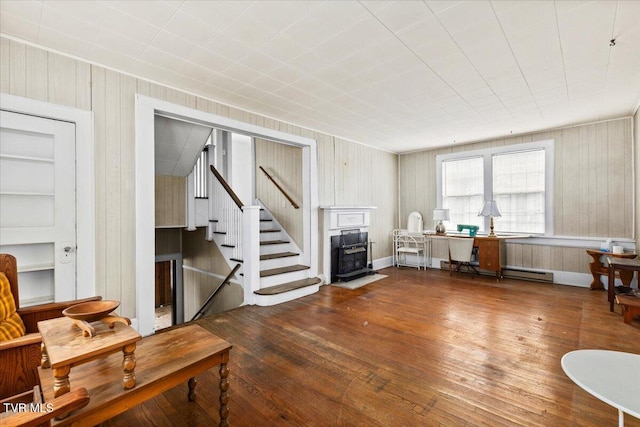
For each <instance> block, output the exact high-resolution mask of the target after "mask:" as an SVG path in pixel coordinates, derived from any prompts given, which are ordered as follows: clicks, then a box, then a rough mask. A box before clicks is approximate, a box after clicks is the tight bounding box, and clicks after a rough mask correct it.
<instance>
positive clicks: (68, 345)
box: [38, 317, 142, 397]
mask: <svg viewBox="0 0 640 427" xmlns="http://www.w3.org/2000/svg"><path fill="white" fill-rule="evenodd" d="M92 326H93V327H94V328H95V331H96V335H95V336H93V337H85V336H83V333H82V332H83V331H82V330H80V328H78V327H77V326H76V325H75V323H74V322H73V321H72V320H71V319H69V318H67V317H58V318H56V319H52V320H45V321H42V322H38V330H39V331H40V333H41V334H42V344H43V348H42V358H43V361H47V360H48V364H49V365H50V366H51V370H52V371H53V376H54V377H55V380H54V383H53V395H54V397H58V396H61V395H63V394H65V393H68V392H69V391H71V383H70V382H69V372H70V371H71V368H72V367H74V366H78V365H81V364H83V363H87V362H90V361H92V360H95V359H99V358H103V357H105V356H107V355H109V354H112V353H116V352H118V351H122V353H123V359H122V372H123V376H122V386H123V388H124V389H125V390H128V389H130V388H133V387H135V385H136V376H135V367H136V358H135V355H134V352H135V350H136V342H137V341H138V340H140V339H141V338H142V337H141V336H140V334H139V333H138V332H137V331H136V330H135V329H133V328H132V327H131V326H128V325H125V324H122V323H115V324H114V327H113V328H109V325H107V324H105V323H102V322H94V323H93V324H92ZM43 365H44V364H43Z"/></svg>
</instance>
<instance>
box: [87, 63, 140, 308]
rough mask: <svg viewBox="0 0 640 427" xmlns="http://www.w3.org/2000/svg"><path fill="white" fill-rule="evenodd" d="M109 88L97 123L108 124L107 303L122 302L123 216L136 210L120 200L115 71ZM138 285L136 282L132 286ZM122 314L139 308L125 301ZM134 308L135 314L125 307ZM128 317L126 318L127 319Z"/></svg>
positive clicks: (110, 73) (119, 112)
mask: <svg viewBox="0 0 640 427" xmlns="http://www.w3.org/2000/svg"><path fill="white" fill-rule="evenodd" d="M101 83H103V84H104V85H105V114H104V115H101V116H100V117H96V121H97V120H104V123H105V126H104V129H105V144H106V147H107V149H106V153H105V158H104V159H103V161H104V164H105V171H106V176H105V179H106V182H105V206H102V207H101V208H102V209H105V210H106V214H105V220H106V222H107V224H106V225H107V232H106V235H105V240H104V242H105V253H106V263H107V266H108V267H107V270H106V277H105V279H106V282H107V283H108V284H109V285H107V292H106V295H105V297H106V298H107V299H114V300H117V301H122V278H123V273H124V270H123V268H122V267H123V266H122V262H121V259H120V251H121V250H122V247H123V241H122V235H121V231H122V213H123V211H124V210H126V209H133V207H129V206H126V205H124V204H123V203H122V199H121V198H120V189H121V184H120V182H121V180H122V176H121V174H120V165H121V150H120V127H121V124H122V110H121V109H120V74H119V73H116V72H115V71H111V70H106V71H105V78H104V80H103V81H102V82H101ZM132 283H135V282H132ZM120 306H121V307H122V308H121V310H123V311H125V312H129V313H133V312H134V310H135V305H134V304H133V303H132V302H130V301H122V303H121V305H120ZM126 306H130V308H131V310H126V309H125V307H126ZM125 316H126V315H125Z"/></svg>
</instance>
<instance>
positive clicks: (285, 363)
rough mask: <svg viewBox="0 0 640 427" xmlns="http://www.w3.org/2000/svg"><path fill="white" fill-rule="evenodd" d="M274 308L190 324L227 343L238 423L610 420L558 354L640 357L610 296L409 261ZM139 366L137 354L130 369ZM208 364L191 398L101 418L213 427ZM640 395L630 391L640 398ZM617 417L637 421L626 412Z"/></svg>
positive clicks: (174, 393)
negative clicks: (361, 283)
mask: <svg viewBox="0 0 640 427" xmlns="http://www.w3.org/2000/svg"><path fill="white" fill-rule="evenodd" d="M381 273H383V274H386V275H388V277H387V278H386V279H383V280H380V281H378V282H375V283H372V284H369V285H367V286H365V287H362V288H359V289H356V290H348V289H342V288H337V287H333V286H323V287H321V289H320V292H318V293H317V294H314V295H311V296H308V297H305V298H302V299H300V300H297V301H293V302H290V303H285V304H281V305H277V306H274V307H256V306H248V307H241V308H238V309H235V310H232V311H228V312H225V313H221V314H219V315H215V316H211V317H207V318H204V319H201V320H199V321H198V322H199V323H200V324H202V325H203V326H204V327H205V328H207V329H209V330H210V331H212V332H214V333H216V334H217V335H219V336H221V337H223V338H225V339H226V340H227V341H229V342H230V343H232V344H233V349H232V350H231V362H230V364H229V368H230V375H229V380H230V396H231V401H230V404H229V407H230V416H229V420H230V423H231V425H236V426H272V425H295V426H440V425H441V426H471V425H473V426H475V425H485V426H487V425H488V426H514V425H529V426H614V425H616V424H617V411H616V410H615V409H614V408H613V407H611V406H609V405H607V404H605V403H603V402H601V401H599V400H598V399H596V398H594V397H592V396H591V395H589V394H587V393H586V392H585V391H583V390H582V389H580V388H579V387H578V386H576V385H575V384H574V383H573V382H572V381H571V380H570V379H569V378H568V377H567V376H566V375H565V374H564V373H563V371H562V368H561V367H560V358H561V357H562V355H564V354H565V353H567V352H569V351H571V350H575V349H581V348H601V349H611V350H619V351H626V352H631V353H640V320H638V319H635V320H633V322H632V323H631V325H626V324H624V323H623V321H622V316H621V315H620V311H619V309H618V308H617V312H616V313H610V312H609V307H608V304H607V296H606V292H602V291H590V290H589V289H586V288H578V287H571V286H562V285H550V284H538V283H533V282H524V281H517V280H508V279H504V280H502V281H501V282H497V281H496V280H495V279H493V278H491V277H475V278H473V279H472V278H471V277H469V276H468V275H464V274H458V275H456V274H454V276H453V278H450V277H449V275H448V273H445V272H440V271H433V270H429V271H427V272H425V271H417V270H415V269H395V268H391V269H385V270H383V271H381ZM142 363H144V360H138V364H142ZM217 381H218V380H217V372H215V371H212V372H208V373H206V374H204V375H201V376H199V377H198V382H199V385H198V400H197V402H195V403H194V402H187V401H186V393H187V386H186V385H184V386H183V387H177V388H174V389H172V390H169V391H167V392H165V393H164V394H163V395H161V396H158V397H157V398H155V399H153V400H151V401H149V402H148V403H146V404H144V405H140V406H138V407H136V408H133V409H131V410H130V411H128V412H126V413H124V414H122V415H120V416H118V417H116V418H114V419H112V420H110V421H109V422H107V423H105V424H104V425H106V426H132V425H138V426H143V425H145V426H146V425H157V426H195V425H202V426H211V425H216V424H217V422H218V414H217V404H218V400H217V399H218V393H217ZM639 398H640V396H639ZM626 425H627V427H629V426H640V420H638V419H636V418H633V417H631V416H626Z"/></svg>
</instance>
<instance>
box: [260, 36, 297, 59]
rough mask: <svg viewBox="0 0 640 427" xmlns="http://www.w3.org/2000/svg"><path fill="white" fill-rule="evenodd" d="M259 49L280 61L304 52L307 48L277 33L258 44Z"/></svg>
mask: <svg viewBox="0 0 640 427" xmlns="http://www.w3.org/2000/svg"><path fill="white" fill-rule="evenodd" d="M260 51H261V52H263V53H265V54H267V55H269V56H271V57H273V58H276V59H279V60H280V61H287V60H289V59H291V58H295V57H296V56H300V55H302V54H304V53H306V52H307V48H306V47H304V46H303V45H302V44H300V43H298V42H296V41H294V40H291V39H290V38H289V37H287V36H286V35H284V34H279V35H277V36H275V37H274V38H272V39H271V40H269V41H267V42H266V43H264V44H263V45H262V46H260Z"/></svg>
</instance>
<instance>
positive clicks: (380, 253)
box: [369, 150, 398, 259]
mask: <svg viewBox="0 0 640 427" xmlns="http://www.w3.org/2000/svg"><path fill="white" fill-rule="evenodd" d="M369 152H370V153H371V191H372V194H371V205H372V206H376V207H377V209H375V210H372V211H371V228H370V229H371V233H370V235H369V239H370V240H373V241H374V242H375V243H374V244H372V245H371V248H372V251H371V252H372V253H371V255H370V257H371V258H372V259H380V258H384V257H390V256H392V255H393V238H392V235H391V232H392V230H393V229H394V228H395V225H396V224H397V223H398V219H397V216H396V215H397V214H396V212H397V210H396V209H393V207H395V206H398V180H397V176H398V161H397V155H395V154H391V153H385V152H384V151H377V150H369ZM388 207H392V209H388Z"/></svg>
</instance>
